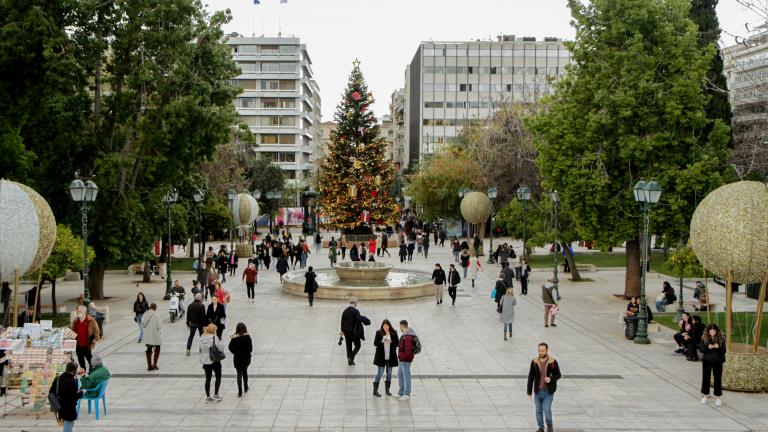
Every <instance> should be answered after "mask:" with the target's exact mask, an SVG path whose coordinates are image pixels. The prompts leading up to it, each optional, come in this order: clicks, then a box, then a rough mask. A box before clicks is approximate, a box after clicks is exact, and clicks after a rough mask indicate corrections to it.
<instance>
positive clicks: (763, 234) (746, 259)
mask: <svg viewBox="0 0 768 432" xmlns="http://www.w3.org/2000/svg"><path fill="white" fill-rule="evenodd" d="M691 246H692V247H693V251H694V252H695V253H696V256H697V257H698V258H699V261H701V263H702V264H703V265H704V268H706V269H707V270H709V271H711V272H713V273H714V274H716V275H718V276H720V277H722V278H725V277H726V276H727V275H728V270H729V269H730V270H733V274H734V281H735V282H738V283H742V284H747V283H759V282H762V280H763V276H764V275H765V272H766V271H767V270H768V185H766V184H764V183H760V182H756V181H740V182H736V183H731V184H727V185H725V186H722V187H720V188H718V189H716V190H714V191H712V192H711V193H710V194H709V195H707V197H706V198H704V200H702V201H701V204H699V206H698V207H696V211H695V212H694V213H693V218H692V219H691Z"/></svg>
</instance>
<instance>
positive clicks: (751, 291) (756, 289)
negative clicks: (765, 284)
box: [747, 283, 768, 301]
mask: <svg viewBox="0 0 768 432" xmlns="http://www.w3.org/2000/svg"><path fill="white" fill-rule="evenodd" d="M747 297H748V298H751V299H755V300H757V298H758V297H760V284H759V283H753V284H747ZM766 301H768V298H766Z"/></svg>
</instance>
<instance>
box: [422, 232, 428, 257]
mask: <svg viewBox="0 0 768 432" xmlns="http://www.w3.org/2000/svg"><path fill="white" fill-rule="evenodd" d="M423 243H424V244H422V246H421V247H423V248H424V258H427V256H428V255H429V235H427V236H426V237H424V242H423Z"/></svg>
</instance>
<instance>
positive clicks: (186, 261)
mask: <svg viewBox="0 0 768 432" xmlns="http://www.w3.org/2000/svg"><path fill="white" fill-rule="evenodd" d="M195 260H197V258H189V257H184V258H174V259H173V261H171V270H192V263H194V262H195ZM135 264H138V263H135ZM128 265H129V264H113V265H109V266H107V270H127V269H128Z"/></svg>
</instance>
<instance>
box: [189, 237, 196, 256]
mask: <svg viewBox="0 0 768 432" xmlns="http://www.w3.org/2000/svg"><path fill="white" fill-rule="evenodd" d="M189 257H190V258H194V257H195V238H194V237H192V238H190V239H189Z"/></svg>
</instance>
